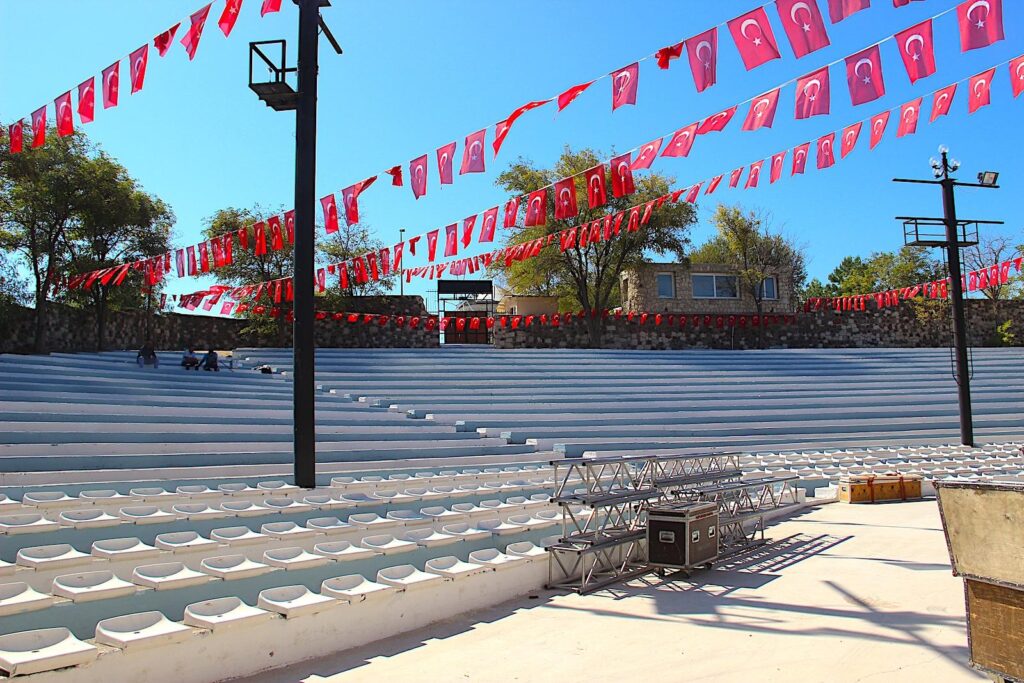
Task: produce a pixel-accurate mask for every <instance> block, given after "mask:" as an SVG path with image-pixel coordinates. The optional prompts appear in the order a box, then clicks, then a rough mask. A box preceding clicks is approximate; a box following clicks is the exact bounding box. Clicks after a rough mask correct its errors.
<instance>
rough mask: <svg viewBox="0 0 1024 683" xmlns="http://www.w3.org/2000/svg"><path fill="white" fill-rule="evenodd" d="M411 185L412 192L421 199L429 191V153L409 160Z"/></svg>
mask: <svg viewBox="0 0 1024 683" xmlns="http://www.w3.org/2000/svg"><path fill="white" fill-rule="evenodd" d="M409 187H411V188H412V194H413V196H414V197H416V199H419V198H420V197H422V196H423V195H425V194H426V193H427V155H426V154H424V155H423V156H421V157H418V158H416V159H413V160H412V161H410V162H409Z"/></svg>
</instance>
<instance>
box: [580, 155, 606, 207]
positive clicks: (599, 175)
mask: <svg viewBox="0 0 1024 683" xmlns="http://www.w3.org/2000/svg"><path fill="white" fill-rule="evenodd" d="M583 177H584V178H586V180H587V206H589V207H590V208H591V209H596V208H597V207H599V206H604V205H605V204H607V203H608V190H607V188H606V186H605V179H604V164H598V165H597V166H594V167H593V168H588V169H587V170H586V171H584V174H583Z"/></svg>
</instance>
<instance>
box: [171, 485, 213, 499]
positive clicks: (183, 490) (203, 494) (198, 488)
mask: <svg viewBox="0 0 1024 683" xmlns="http://www.w3.org/2000/svg"><path fill="white" fill-rule="evenodd" d="M175 490H176V491H177V493H178V495H179V496H186V497H188V498H217V497H218V496H220V491H217V490H216V489H211V488H210V487H209V486H205V485H203V484H194V485H193V484H190V485H186V486H179V487H178V488H177V489H175Z"/></svg>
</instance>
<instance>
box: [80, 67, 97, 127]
mask: <svg viewBox="0 0 1024 683" xmlns="http://www.w3.org/2000/svg"><path fill="white" fill-rule="evenodd" d="M95 111H96V77H95V76H90V77H89V79H88V80H86V81H82V82H81V83H79V84H78V118H79V120H81V122H82V123H91V122H92V120H93V115H94V113H95Z"/></svg>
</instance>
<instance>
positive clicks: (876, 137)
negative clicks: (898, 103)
mask: <svg viewBox="0 0 1024 683" xmlns="http://www.w3.org/2000/svg"><path fill="white" fill-rule="evenodd" d="M889 114H890V112H889V110H888V109H887V110H885V111H883V112H882V113H881V114H876V115H875V116H873V117H871V149H874V148H875V147H877V146H878V143H879V142H881V141H882V136H883V135H885V127H886V126H887V125H889Z"/></svg>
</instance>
